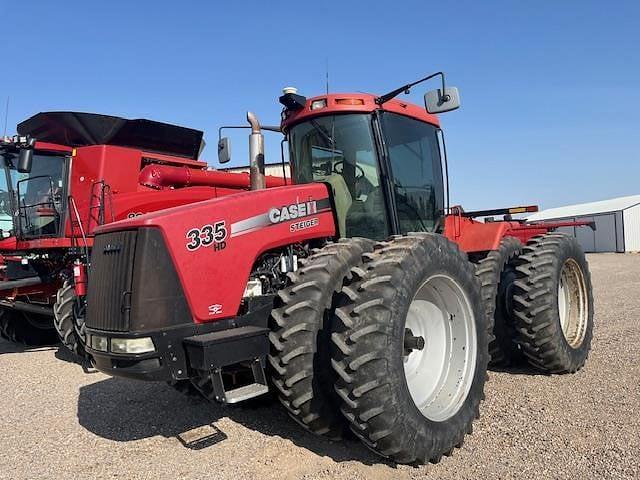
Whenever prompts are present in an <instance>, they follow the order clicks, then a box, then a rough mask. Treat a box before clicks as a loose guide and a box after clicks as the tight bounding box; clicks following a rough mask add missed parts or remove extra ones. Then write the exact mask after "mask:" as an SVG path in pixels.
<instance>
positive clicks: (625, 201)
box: [527, 195, 640, 221]
mask: <svg viewBox="0 0 640 480" xmlns="http://www.w3.org/2000/svg"><path fill="white" fill-rule="evenodd" d="M639 204H640V195H629V196H627V197H618V198H611V199H609V200H601V201H599V202H589V203H579V204H577V205H567V206H566V207H557V208H548V209H546V210H542V211H541V212H537V213H534V214H533V215H530V216H529V217H527V220H529V221H536V220H549V219H552V218H566V217H576V216H579V215H594V214H597V213H607V212H618V211H620V210H626V209H627V208H630V207H633V206H635V205H639Z"/></svg>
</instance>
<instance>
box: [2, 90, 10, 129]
mask: <svg viewBox="0 0 640 480" xmlns="http://www.w3.org/2000/svg"><path fill="white" fill-rule="evenodd" d="M8 118H9V95H7V104H6V105H5V108H4V132H3V133H2V136H3V137H4V136H6V135H7V119H8Z"/></svg>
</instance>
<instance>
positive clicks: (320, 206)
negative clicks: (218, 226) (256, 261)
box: [231, 198, 331, 237]
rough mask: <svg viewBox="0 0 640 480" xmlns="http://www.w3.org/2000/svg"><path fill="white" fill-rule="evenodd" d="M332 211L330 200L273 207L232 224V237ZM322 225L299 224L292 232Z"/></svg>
mask: <svg viewBox="0 0 640 480" xmlns="http://www.w3.org/2000/svg"><path fill="white" fill-rule="evenodd" d="M330 210H331V204H330V203H329V199H328V198H323V199H321V200H317V201H316V200H308V201H306V202H300V201H298V202H295V203H290V204H288V205H283V206H278V207H272V208H270V209H269V211H268V212H267V213H261V214H260V215H256V216H254V217H249V218H245V219H244V220H239V221H237V222H235V223H232V224H231V237H237V236H239V235H244V234H246V233H251V232H255V231H256V230H260V229H262V228H265V227H269V226H271V225H279V224H281V223H283V222H289V221H292V220H301V219H303V218H305V217H310V216H311V215H316V214H318V213H323V212H328V211H330ZM319 223H320V221H319V220H317V222H297V223H296V224H295V225H296V226H295V227H293V225H292V227H293V228H291V229H290V231H291V232H292V233H293V232H296V231H298V230H304V229H305V228H313V227H315V226H316V225H318V224H319Z"/></svg>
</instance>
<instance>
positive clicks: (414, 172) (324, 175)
mask: <svg viewBox="0 0 640 480" xmlns="http://www.w3.org/2000/svg"><path fill="white" fill-rule="evenodd" d="M444 88H445V87H444V86H443V90H437V91H435V93H429V94H427V95H428V96H431V95H436V96H438V95H439V96H442V94H441V93H438V92H442V91H447V92H451V91H453V92H455V98H454V97H450V100H449V103H450V104H449V105H446V108H444V107H443V106H440V108H439V109H438V108H437V107H436V108H432V113H437V112H443V111H449V110H453V109H454V108H457V107H458V106H459V99H458V96H457V92H456V91H455V90H454V89H451V88H449V89H448V90H444ZM406 90H407V88H403V89H402V90H401V92H404V91H406ZM401 92H399V93H401ZM392 93H393V92H392ZM394 96H395V95H394ZM392 98H393V97H392V96H391V97H388V96H384V95H383V96H381V97H376V96H374V95H368V94H360V93H359V94H331V95H325V96H320V97H314V98H311V99H306V98H304V97H302V96H300V95H298V94H297V93H296V92H295V89H285V94H284V95H283V96H282V97H281V98H280V101H281V103H282V104H283V105H284V106H285V109H284V111H283V122H282V130H283V132H284V133H285V135H286V136H287V140H288V142H289V148H290V150H289V152H290V153H289V157H290V161H291V171H292V178H293V180H294V182H295V183H297V184H300V183H309V182H324V183H327V184H329V185H330V187H331V190H332V193H333V199H334V203H335V211H336V215H337V223H338V229H339V232H340V235H341V236H344V237H356V236H358V237H365V238H372V239H376V240H380V239H384V238H386V237H388V236H389V235H390V234H398V233H407V232H441V231H442V228H443V225H444V215H445V207H446V204H445V201H446V198H445V197H446V195H445V193H446V191H447V186H446V185H447V181H446V159H445V155H444V152H445V150H444V144H443V137H442V131H441V130H440V126H439V122H438V119H437V118H436V117H435V116H434V115H432V114H431V113H429V112H428V111H427V110H426V109H422V108H420V107H418V106H415V105H410V104H407V103H404V102H401V101H398V100H394V99H392ZM429 98H430V97H429Z"/></svg>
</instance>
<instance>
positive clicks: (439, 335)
mask: <svg viewBox="0 0 640 480" xmlns="http://www.w3.org/2000/svg"><path fill="white" fill-rule="evenodd" d="M364 260H365V263H364V266H363V267H362V268H355V269H353V270H352V271H353V273H354V282H353V283H352V284H351V285H349V286H347V287H345V288H344V289H343V294H342V303H343V306H341V307H340V308H338V309H336V318H337V321H336V322H335V331H334V333H333V335H332V341H333V350H332V357H333V358H332V365H333V367H334V369H335V371H336V373H337V374H338V380H337V382H336V385H335V388H336V392H337V393H338V395H339V396H340V398H341V400H342V406H341V411H342V412H343V414H344V416H345V417H346V418H347V420H348V421H349V423H350V427H351V430H352V431H353V432H354V433H355V434H356V435H357V436H358V437H359V438H360V439H361V440H362V441H363V442H364V443H365V445H367V446H368V447H369V448H371V449H372V450H373V451H375V452H376V453H378V454H379V455H382V456H384V457H387V458H390V459H392V460H394V461H396V462H398V463H426V462H429V461H430V462H434V463H435V462H438V461H439V460H440V458H441V457H442V455H449V454H451V452H452V451H453V448H454V447H460V446H461V445H462V443H463V439H464V436H465V434H467V433H471V431H472V423H473V421H474V419H476V418H477V417H478V416H479V406H480V402H481V401H482V399H483V398H484V383H485V380H486V375H487V373H486V371H487V362H488V353H487V336H488V330H487V325H486V316H485V312H484V309H483V304H482V299H481V294H480V284H479V281H478V280H477V278H476V276H475V272H474V267H473V265H472V264H471V263H470V262H469V261H468V260H467V259H466V257H465V255H464V254H463V253H461V252H460V250H459V249H458V247H457V245H455V244H453V243H452V242H449V241H448V240H447V239H446V238H444V237H443V236H441V235H435V234H409V235H407V236H402V237H394V238H393V239H391V240H390V241H387V242H380V243H378V244H377V245H376V248H375V250H374V252H373V253H371V254H368V255H365V257H364Z"/></svg>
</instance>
